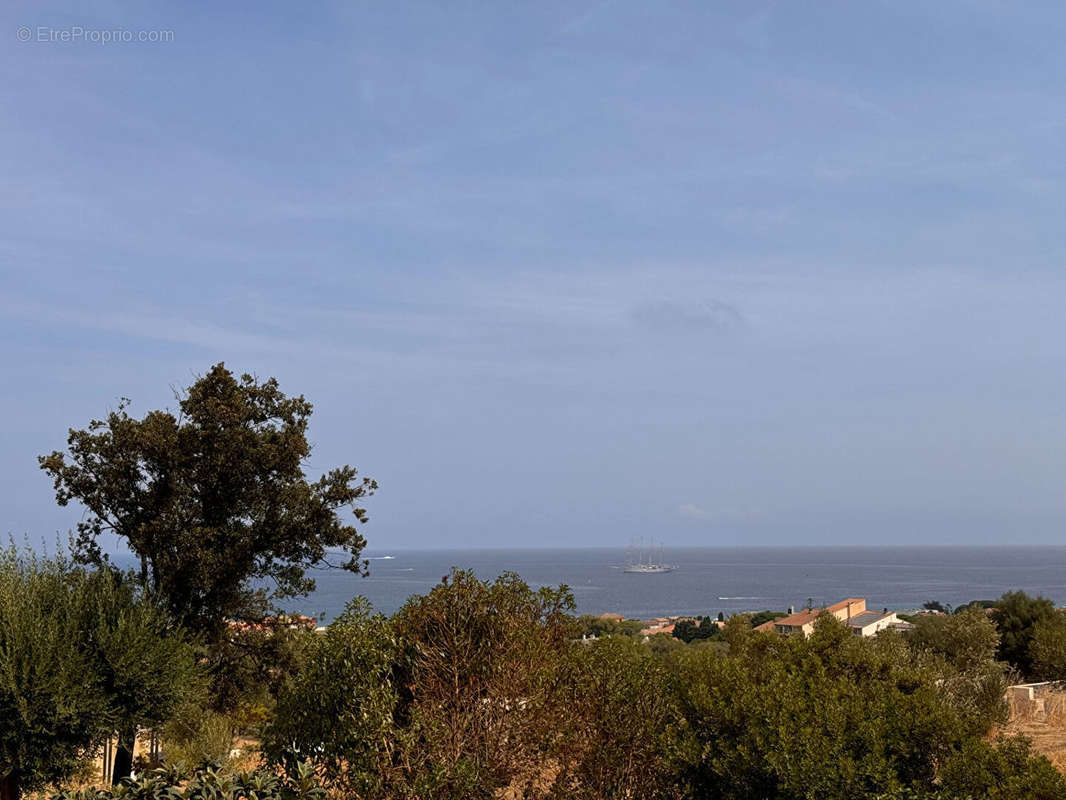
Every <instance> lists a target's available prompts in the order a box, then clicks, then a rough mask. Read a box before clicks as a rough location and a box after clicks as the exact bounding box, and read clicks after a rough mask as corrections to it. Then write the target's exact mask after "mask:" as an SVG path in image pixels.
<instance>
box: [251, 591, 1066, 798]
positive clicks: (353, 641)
mask: <svg viewBox="0 0 1066 800" xmlns="http://www.w3.org/2000/svg"><path fill="white" fill-rule="evenodd" d="M569 604H570V601H569V597H568V595H567V593H566V592H565V590H562V589H560V590H558V591H551V590H546V589H542V590H540V591H539V592H534V591H533V590H531V589H530V588H529V587H527V586H526V585H525V584H524V583H522V582H521V581H520V580H519V579H518V578H517V577H516V576H505V577H504V578H501V579H499V580H497V581H496V582H494V583H489V584H486V583H483V582H481V581H478V580H477V579H476V578H474V577H473V576H472V575H471V574H469V573H464V572H456V573H453V575H452V576H451V578H450V579H449V580H448V581H445V582H443V583H442V584H440V585H438V586H437V587H436V588H435V589H434V590H433V591H432V592H431V593H430V594H429V595H427V596H425V597H416V598H413V599H412V600H411V601H410V602H409V603H408V604H407V606H405V607H404V609H403V610H402V611H401V612H400V613H399V614H398V615H397V616H396V617H395V618H394V619H393V620H391V621H390V620H385V619H384V618H381V617H372V616H370V615H369V613H368V612H367V610H366V609H365V608H364V607H355V608H353V609H352V610H351V611H350V612H349V614H347V615H345V616H344V617H343V618H341V619H340V620H338V621H337V622H336V623H334V625H333V626H331V628H330V631H329V633H328V634H327V635H326V636H325V637H323V638H322V639H321V640H320V641H319V643H318V644H317V645H316V646H315V648H314V649H313V651H312V653H313V654H312V656H311V657H310V658H308V659H307V662H306V663H305V666H304V667H303V669H302V670H301V671H300V672H299V673H298V674H297V675H296V676H295V677H294V678H293V680H292V681H291V682H290V683H289V684H288V686H287V688H286V689H285V691H284V692H283V694H282V698H281V700H280V702H279V707H278V708H279V714H278V717H277V719H276V720H275V722H274V723H273V725H272V727H271V729H270V736H269V738H268V742H269V743H270V745H269V748H268V752H269V753H270V755H271V758H272V759H273V761H274V762H275V763H277V764H279V765H281V766H282V767H284V768H285V769H287V770H290V771H291V770H292V769H294V767H295V765H297V764H299V762H300V761H301V760H302V759H305V758H310V759H312V761H313V762H314V764H315V766H316V767H317V769H318V770H319V774H321V775H322V776H324V780H325V781H326V782H327V783H328V785H330V786H331V787H332V788H334V789H338V790H343V794H344V796H345V797H353V798H409V799H411V800H413V799H414V798H428V797H433V798H490V797H494V796H499V793H500V792H505V793H509V796H514V797H524V798H530V799H531V800H532V798H580V799H581V800H601V799H606V798H646V799H647V800H657V799H658V798H663V799H664V800H669V799H670V798H678V799H680V798H694V799H698V800H747V798H761V799H762V800H801V798H802V799H803V800H815V799H817V800H858V799H861V798H876V797H879V796H884V797H891V798H896V797H900V798H902V797H913V798H934V797H936V798H940V799H942V800H962V798H966V797H972V798H975V800H976V798H985V797H989V798H992V797H995V798H998V797H1007V796H1009V795H1008V794H1007V793H1006V792H1007V791H1008V789H1009V790H1010V791H1014V792H1016V794H1015V795H1014V796H1018V797H1033V798H1040V800H1044V798H1052V797H1066V781H1064V780H1063V778H1062V776H1060V775H1059V774H1058V773H1057V772H1056V771H1055V770H1054V769H1053V768H1051V767H1050V765H1049V764H1047V762H1046V761H1044V760H1041V759H1036V758H1033V757H1032V756H1031V755H1030V753H1029V752H1028V750H1027V749H1026V746H1025V744H1024V743H1023V742H1020V741H1017V740H1006V741H1004V742H1001V743H999V744H996V745H990V744H988V743H987V742H985V741H984V737H985V736H986V735H987V734H988V733H989V732H990V731H991V730H992V729H993V726H994V724H995V723H996V722H998V721H1000V720H1001V719H1002V712H1003V688H1004V670H1003V667H1002V665H1001V664H999V663H998V662H996V661H995V660H994V655H995V652H996V649H997V645H998V636H997V632H996V629H995V627H994V626H993V624H992V623H991V622H990V621H989V619H988V618H987V617H986V616H985V615H984V614H982V613H977V612H967V613H964V614H961V615H959V616H953V617H929V618H923V619H922V620H920V621H919V623H918V625H917V627H916V629H915V630H914V632H913V633H912V634H911V635H910V636H909V637H907V638H905V637H903V636H900V635H898V634H895V633H892V632H888V633H885V634H883V635H881V636H878V637H875V638H872V639H863V638H860V637H856V636H855V635H853V634H852V633H850V632H849V631H848V630H847V629H846V628H845V627H844V626H843V625H841V624H840V623H839V622H837V621H836V620H834V619H832V618H831V617H828V616H827V617H824V618H823V619H821V620H819V622H818V623H817V625H816V630H815V634H814V635H813V636H812V637H811V638H810V639H804V638H802V637H793V638H783V637H779V636H777V635H773V634H762V633H758V632H755V631H753V630H752V628H751V626H750V623H749V621H748V619H747V618H743V617H738V618H734V619H733V620H729V621H727V622H726V624H725V625H724V626H723V628H722V631H721V638H722V640H723V641H722V642H721V643H714V644H715V645H716V646H715V647H713V648H711V647H709V646H707V645H701V646H697V645H688V646H686V645H682V644H681V643H680V642H678V641H677V640H675V639H670V637H659V638H662V639H664V640H666V641H670V642H673V645H674V646H672V647H670V648H666V649H661V648H660V649H657V648H653V647H651V646H650V644H641V643H639V642H638V641H635V640H634V639H633V638H632V637H629V636H626V635H621V634H620V635H613V636H612V635H606V636H601V637H600V638H598V639H597V640H595V641H581V640H580V639H575V638H573V637H575V636H576V633H577V630H576V629H575V627H574V626H573V625H572V623H571V621H570V619H571V618H570V617H568V616H567V614H566V611H567V609H568V607H569ZM726 643H728V644H726ZM286 748H289V749H288V750H286ZM968 762H972V763H973V765H974V768H972V769H967V768H966V766H965V765H966V764H967V763H968Z"/></svg>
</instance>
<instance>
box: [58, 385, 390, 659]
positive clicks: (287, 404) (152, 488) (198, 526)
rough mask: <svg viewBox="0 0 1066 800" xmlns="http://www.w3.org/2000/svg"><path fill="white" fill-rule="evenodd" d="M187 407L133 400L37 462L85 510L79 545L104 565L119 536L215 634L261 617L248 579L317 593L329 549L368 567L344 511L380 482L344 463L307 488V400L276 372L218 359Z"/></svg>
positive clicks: (192, 617) (184, 612)
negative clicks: (313, 575)
mask: <svg viewBox="0 0 1066 800" xmlns="http://www.w3.org/2000/svg"><path fill="white" fill-rule="evenodd" d="M178 405H179V413H178V414H177V415H176V416H175V414H173V413H171V412H169V411H152V412H149V413H148V414H147V415H145V416H144V417H143V418H142V419H136V418H134V417H131V416H129V415H128V414H127V413H126V409H127V407H128V401H123V402H122V404H121V405H120V406H119V408H118V409H117V410H116V411H113V412H111V413H109V414H108V415H107V416H106V418H104V419H102V420H93V421H92V422H90V423H89V425H88V427H87V428H86V429H84V430H74V429H72V430H71V431H70V434H69V437H68V439H67V451H66V452H62V451H55V452H53V453H51V454H50V455H48V456H42V457H41V458H40V464H41V468H42V469H44V470H45V471H46V472H47V473H48V474H49V475H51V476H52V478H53V480H54V483H55V491H56V499H57V500H58V502H59V504H60V505H67V504H68V503H70V502H71V501H76V502H78V503H80V504H81V505H83V506H85V508H86V509H87V510H88V516H87V517H86V519H85V520H83V521H82V522H80V523H79V524H78V526H77V542H76V548H77V549H76V551H77V554H78V556H79V558H81V559H82V560H84V561H86V562H90V563H101V562H102V561H103V559H104V557H103V556H102V554H101V552H100V548H99V544H98V540H99V538H100V536H101V535H102V534H103V533H105V532H110V533H113V534H115V535H117V536H119V537H120V538H122V539H123V540H124V541H125V542H126V544H128V545H129V547H130V549H131V550H133V552H134V553H136V554H137V555H138V556H139V557H140V559H141V571H140V578H141V580H142V582H143V584H144V585H146V586H149V587H151V589H152V591H153V593H155V594H158V595H160V596H161V597H163V598H164V599H165V601H166V603H167V604H168V608H169V610H170V611H171V613H172V614H173V615H174V616H175V618H177V619H179V620H181V621H183V623H184V624H186V625H187V626H188V627H190V628H191V629H194V630H196V631H202V632H204V633H207V634H209V635H210V636H211V637H212V638H217V637H218V636H219V635H220V634H221V631H222V629H223V625H224V622H225V620H226V619H227V618H231V617H248V616H261V609H262V604H263V599H264V598H263V597H262V595H261V594H260V593H258V592H256V591H254V590H253V589H252V588H251V587H252V582H253V581H256V580H270V581H271V582H273V584H274V585H275V586H276V587H277V588H276V590H275V593H274V596H276V597H284V596H291V595H298V594H302V593H306V592H308V591H310V590H311V589H313V588H314V581H312V580H310V579H308V578H307V577H306V575H305V570H306V568H307V567H308V566H309V565H312V564H318V563H322V562H323V561H324V559H325V557H326V552H327V548H342V549H344V550H346V551H347V552H348V554H349V555H350V559H349V560H348V562H347V564H346V565H345V566H346V567H347V568H348V569H351V570H354V571H360V570H361V569H363V566H364V563H365V562H360V561H359V560H358V557H359V555H360V553H361V551H362V549H363V547H364V545H365V541H364V539H363V538H362V536H360V535H359V534H358V533H357V531H356V529H355V528H354V527H352V526H351V525H347V524H344V523H343V522H341V520H340V518H339V517H338V515H337V511H338V510H339V509H341V508H342V507H345V506H350V507H353V510H354V514H355V517H356V519H357V520H359V521H364V522H365V520H366V514H365V512H364V511H363V509H361V508H358V507H355V504H356V503H357V502H358V501H359V500H360V499H361V498H363V497H365V496H367V495H369V494H371V493H372V492H373V490H374V489H375V488H376V484H375V483H374V481H372V480H369V479H367V478H363V479H361V480H357V477H356V471H355V469H353V468H352V467H349V466H344V467H339V468H337V469H334V470H331V471H330V472H328V473H327V474H326V475H324V476H323V477H322V478H320V479H319V480H317V481H314V482H309V481H308V480H307V478H306V476H305V474H304V465H305V464H306V462H307V459H308V457H309V455H310V445H309V444H308V442H307V437H306V431H307V425H308V420H309V418H310V416H311V404H310V403H309V402H308V401H306V400H305V399H304V398H303V397H302V396H301V397H287V396H286V395H284V394H283V393H282V392H281V391H280V390H279V389H278V384H277V382H276V381H275V380H273V379H270V380H266V381H262V382H260V381H258V380H257V379H255V378H254V377H252V376H250V375H243V376H241V377H240V378H239V379H238V378H236V377H235V376H234V375H233V374H232V373H231V372H230V371H229V370H227V369H226V368H225V366H224V365H222V364H217V365H215V366H214V367H212V369H211V370H210V371H209V372H208V373H207V375H205V376H203V377H201V378H200V379H199V380H197V381H196V382H195V383H194V384H193V385H192V386H190V387H189V388H188V390H187V391H185V393H184V394H183V395H182V396H180V398H179V403H178Z"/></svg>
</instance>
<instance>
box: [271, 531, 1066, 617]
mask: <svg viewBox="0 0 1066 800" xmlns="http://www.w3.org/2000/svg"><path fill="white" fill-rule="evenodd" d="M364 556H365V557H366V558H368V559H369V565H370V574H369V575H368V576H366V577H359V576H357V575H353V574H351V573H347V572H343V571H339V570H337V571H326V572H317V573H315V575H314V577H315V580H316V582H317V587H316V589H315V591H314V593H312V594H311V595H309V596H308V597H303V598H299V599H296V600H292V601H289V602H287V603H285V604H284V606H285V608H286V609H287V610H289V611H298V612H300V613H303V614H307V615H308V616H313V617H315V618H316V619H318V620H320V621H322V622H328V621H329V620H330V619H332V618H334V617H335V616H337V615H338V614H339V613H341V612H342V611H343V609H344V607H345V605H346V604H347V603H348V602H349V601H350V600H351V599H352V598H353V597H355V596H357V595H361V596H363V597H365V598H366V599H367V600H368V601H369V602H370V604H371V605H372V606H373V608H374V609H375V610H376V611H379V612H381V613H383V614H386V615H391V614H393V613H395V612H396V611H397V610H398V609H399V608H400V607H401V606H403V604H404V603H405V602H406V601H407V599H408V598H409V597H411V596H412V595H417V594H425V593H427V592H429V591H430V590H431V589H432V588H433V587H434V586H435V585H437V584H439V583H440V581H441V579H442V578H443V577H444V576H445V575H447V574H448V573H449V572H450V571H451V569H452V568H453V567H460V568H462V569H469V570H473V572H474V573H475V574H476V575H477V576H478V577H479V578H482V579H485V580H490V579H492V578H495V577H496V576H498V575H500V574H502V573H504V572H515V573H517V574H518V575H519V576H521V578H522V579H523V580H525V581H526V582H527V583H528V584H529V585H530V586H532V587H534V588H537V587H541V586H553V587H554V586H559V585H561V584H562V585H565V586H567V587H568V588H569V589H570V591H571V592H572V593H573V596H574V601H575V603H576V605H577V609H576V610H577V613H579V614H601V613H604V612H614V613H618V614H623V615H624V616H626V617H627V618H630V619H652V618H654V617H662V616H670V615H698V614H711V615H716V614H718V612H722V613H724V614H725V615H726V616H729V615H730V614H735V613H738V612H745V611H762V610H767V609H769V610H773V611H784V610H787V609H788V608H789V607H790V606H793V607H795V608H800V607H805V606H807V605H808V603H810V604H813V605H814V606H816V607H817V606H823V605H828V604H830V603H833V602H835V601H837V600H841V599H843V598H845V597H864V598H866V601H867V607H868V608H871V609H880V608H888V609H891V610H912V609H916V608H919V607H921V605H922V604H923V603H925V602H927V601H930V600H938V601H940V602H941V603H945V604H950V605H952V606H957V605H960V604H963V603H968V602H970V601H971V600H985V599H994V598H996V597H999V596H1000V595H1002V594H1003V593H1004V592H1007V591H1011V590H1015V589H1022V590H1024V591H1026V592H1028V593H1030V594H1032V595H1043V596H1045V597H1048V598H1050V599H1052V600H1053V601H1055V603H1056V604H1057V605H1066V546H1064V547H741V548H737V547H729V548H708V547H702V548H675V549H668V550H667V551H666V554H665V561H666V562H668V563H671V564H673V565H675V566H676V568H675V569H674V570H673V571H671V572H668V573H664V574H649V575H646V574H633V573H627V572H624V571H623V569H622V567H623V566H624V564H625V551H624V549H622V548H618V549H610V548H573V549H526V550H508V549H477V550H474V549H471V550H368V551H366V552H365V553H364Z"/></svg>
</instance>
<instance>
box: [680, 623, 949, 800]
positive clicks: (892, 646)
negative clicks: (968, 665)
mask: <svg viewBox="0 0 1066 800" xmlns="http://www.w3.org/2000/svg"><path fill="white" fill-rule="evenodd" d="M745 627H747V626H745ZM680 663H681V665H682V672H681V676H680V678H679V682H680V684H681V687H682V688H681V694H682V707H683V709H684V711H685V715H686V717H687V718H688V722H689V728H690V730H691V731H692V734H693V735H694V736H695V738H696V740H697V742H698V743H699V748H698V751H697V752H698V753H699V756H698V757H697V758H696V759H695V760H694V762H693V763H692V765H691V769H690V773H689V774H690V779H691V781H692V784H693V790H694V795H695V796H698V797H702V798H708V800H716V799H718V798H721V799H722V800H727V799H728V800H742V799H743V800H746V799H747V798H750V797H758V798H766V799H767V800H768V799H770V798H781V799H782V800H785V799H786V798H787V799H789V800H791V799H792V798H812V799H813V798H819V800H850V799H851V798H861V797H874V796H876V795H878V794H883V793H890V792H894V791H896V790H898V789H899V788H901V787H905V786H916V787H919V788H931V787H932V786H933V784H934V781H935V778H936V766H937V764H938V763H940V762H942V761H943V759H944V758H946V757H947V756H949V755H950V754H951V753H953V752H955V750H956V748H957V747H958V746H959V745H960V743H961V742H963V741H965V740H966V736H967V735H968V733H967V726H966V724H965V721H964V720H963V718H962V716H961V715H960V714H959V713H958V712H956V711H955V709H953V708H952V707H951V705H950V703H949V701H948V700H947V698H945V696H944V695H943V694H942V693H941V692H940V691H939V690H938V688H937V681H938V680H939V679H940V678H941V677H942V673H940V672H938V671H936V670H935V669H933V668H932V667H923V666H922V665H921V663H920V660H919V663H915V660H914V658H913V654H912V653H911V651H910V650H909V649H908V647H907V646H906V644H905V643H904V642H903V640H902V639H901V638H900V637H898V636H879V637H876V638H874V639H862V638H861V637H856V636H854V635H853V634H851V633H850V632H849V631H848V630H847V629H846V628H845V627H844V626H843V625H841V624H840V623H839V622H837V621H836V620H834V619H832V618H831V617H829V616H828V615H826V616H823V617H822V618H821V619H820V620H819V621H818V622H817V624H816V627H815V633H814V635H813V636H812V637H811V638H810V639H809V640H805V639H804V638H803V637H798V636H797V637H778V636H759V635H754V636H750V635H749V636H748V637H738V638H737V639H736V640H735V644H734V645H733V646H732V647H731V650H730V653H729V655H728V656H726V657H721V656H718V655H716V654H714V653H692V654H687V655H685V656H683V657H682V660H681V662H680Z"/></svg>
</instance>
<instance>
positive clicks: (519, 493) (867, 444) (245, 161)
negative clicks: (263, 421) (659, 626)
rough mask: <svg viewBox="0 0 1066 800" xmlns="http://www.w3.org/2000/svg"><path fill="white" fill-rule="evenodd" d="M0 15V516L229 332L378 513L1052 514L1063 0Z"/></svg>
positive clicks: (316, 465)
mask: <svg viewBox="0 0 1066 800" xmlns="http://www.w3.org/2000/svg"><path fill="white" fill-rule="evenodd" d="M0 19H2V22H0V35H4V34H5V33H6V35H7V44H6V45H5V46H4V47H2V48H0V59H2V65H3V74H4V76H5V78H4V79H3V81H2V82H0V104H2V105H0V108H2V109H3V121H2V125H0V160H2V171H0V176H2V181H3V184H2V185H3V192H2V195H0V203H2V212H0V289H2V292H0V360H2V364H3V372H4V380H3V381H2V383H0V499H2V508H3V510H4V512H5V513H4V516H5V520H4V523H3V525H2V526H0V529H6V530H7V531H8V532H10V533H11V534H13V535H15V536H16V537H22V536H23V535H26V536H29V537H30V539H31V540H33V541H37V540H41V539H44V540H51V541H54V540H55V537H56V534H57V532H60V533H62V532H64V531H66V530H67V529H68V528H70V527H71V526H72V525H73V523H74V522H75V521H76V519H77V516H78V515H77V512H76V510H74V509H72V508H68V509H59V508H57V507H55V505H54V502H53V499H52V495H51V492H50V485H49V483H48V481H47V479H46V478H45V476H44V475H43V474H41V473H40V472H39V471H38V470H37V468H36V461H35V457H36V455H37V454H39V453H43V452H47V451H49V450H51V449H53V448H54V447H57V446H60V445H61V444H62V442H63V440H64V437H65V431H66V429H67V427H69V426H71V425H76V426H82V425H83V424H84V423H86V422H87V421H88V420H89V419H90V418H91V417H93V416H98V415H100V414H102V413H104V412H105V411H106V410H107V409H108V408H110V407H113V406H114V405H115V403H116V402H117V398H118V397H119V396H127V397H130V398H132V399H133V401H134V406H133V411H134V412H135V413H142V412H144V411H146V410H148V409H151V408H155V407H159V406H162V405H166V404H167V403H168V402H170V398H171V390H170V387H171V386H173V385H181V384H185V383H188V382H189V381H190V380H191V379H192V378H193V376H194V375H195V374H196V373H198V372H202V371H204V370H206V369H207V368H208V367H209V366H210V365H211V364H212V363H214V362H217V361H220V360H224V361H225V362H226V363H227V364H228V365H229V366H231V367H232V368H234V369H236V370H239V371H250V372H255V373H257V374H259V375H261V376H267V375H273V376H276V377H277V378H278V379H279V380H280V381H281V383H282V387H283V388H284V389H286V390H288V391H291V392H294V393H300V392H302V393H304V394H305V395H307V396H308V397H309V398H310V399H311V400H312V401H313V402H314V403H315V405H316V412H315V417H314V420H313V427H312V437H313V439H314V440H315V443H316V447H315V451H314V456H313V459H312V463H311V465H310V469H311V471H312V472H314V473H317V472H320V471H322V470H325V469H327V468H329V467H331V466H334V465H336V464H338V463H344V462H348V463H352V464H353V465H355V466H357V467H358V468H359V469H360V470H361V471H363V472H364V473H365V474H368V475H372V476H373V477H375V478H377V479H378V481H379V482H380V484H381V491H380V492H379V494H378V495H377V496H376V497H375V498H374V499H373V500H372V501H371V503H370V513H371V522H370V524H369V525H367V526H366V528H365V533H366V535H367V536H368V538H369V539H370V541H371V544H372V546H375V547H378V548H383V549H390V548H400V547H419V546H455V547H457V546H486V545H492V546H508V545H521V546H560V545H624V544H625V543H626V542H627V541H628V540H629V538H630V537H631V536H637V535H645V536H655V537H656V538H658V539H663V540H664V541H666V542H667V543H668V544H674V545H682V544H708V545H731V544H778V543H812V544H835V543H863V544H866V543H868V544H875V543H929V544H946V543H1024V542H1030V543H1064V542H1066V535H1064V532H1066V491H1064V489H1066V415H1064V414H1063V409H1064V408H1066V369H1064V368H1066V353H1064V345H1063V342H1064V340H1066V313H1064V312H1066V308H1064V305H1066V272H1064V270H1063V256H1064V254H1066V226H1064V225H1063V222H1062V210H1063V209H1064V208H1066V184H1064V179H1066V163H1064V147H1063V142H1064V137H1066V104H1064V102H1063V101H1064V95H1066V91H1064V89H1063V85H1064V72H1066V50H1064V48H1063V47H1062V42H1063V41H1064V39H1066V9H1063V8H1062V7H1061V5H1059V4H1053V3H1046V4H1040V3H1031V4H1026V5H1025V6H1024V7H1021V6H1018V5H1016V4H1010V3H1001V2H977V1H976V0H974V1H973V2H938V3H926V2H896V1H894V2H864V3H854V2H839V3H832V2H825V3H820V4H798V3H789V2H780V3H768V2H757V1H753V2H746V3H735V4H726V3H706V2H693V3H674V4H669V5H663V4H656V3H648V2H630V1H629V0H619V1H618V2H609V1H608V2H594V3H579V2H573V0H568V1H567V2H558V3H553V2H537V3H487V2H482V3H427V4H413V3H402V2H395V3H392V2H390V3H351V2H336V3H334V2H316V3H292V2H281V3H274V2H259V3H254V4H245V5H243V6H240V7H239V8H238V7H235V6H231V7H223V6H220V5H219V4H217V3H206V2H204V3H194V2H190V3H181V4H171V5H170V6H166V7H164V6H163V5H160V4H153V3H144V2H121V1H119V0H111V2H100V3H93V4H89V3H71V4H67V5H63V4H42V3H30V2H16V3H7V4H5V5H4V8H3V9H2V10H0ZM22 26H25V27H27V28H28V29H30V30H31V31H32V32H33V38H32V40H31V41H29V42H20V41H18V40H17V35H16V34H17V31H18V29H19V28H20V27H22ZM74 26H79V27H81V28H82V29H85V30H129V31H133V32H134V36H136V32H137V31H140V30H152V31H158V30H164V31H172V32H173V33H172V41H168V42H158V43H139V42H130V43H123V42H112V43H100V42H87V41H78V42H61V41H38V40H37V39H38V38H39V37H40V34H39V33H38V32H39V31H40V30H44V31H45V34H44V38H45V39H47V38H48V37H49V35H50V34H49V33H48V32H49V31H64V30H71V29H73V27H74Z"/></svg>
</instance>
